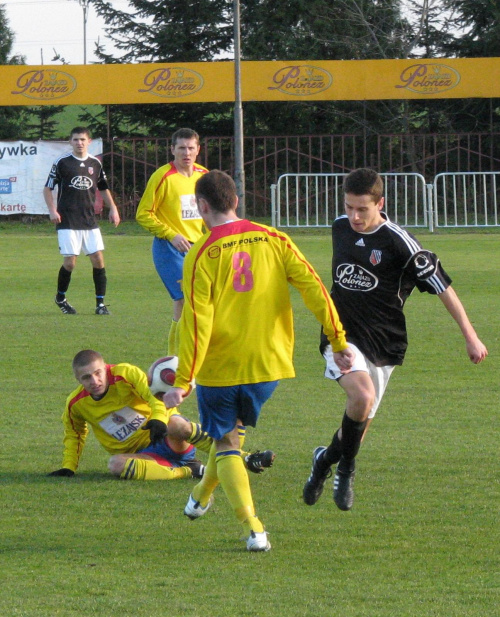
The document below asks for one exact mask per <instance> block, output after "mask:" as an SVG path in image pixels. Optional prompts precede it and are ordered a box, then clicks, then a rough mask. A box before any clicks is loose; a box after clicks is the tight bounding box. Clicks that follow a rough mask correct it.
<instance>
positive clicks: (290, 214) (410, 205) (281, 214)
mask: <svg viewBox="0 0 500 617" xmlns="http://www.w3.org/2000/svg"><path fill="white" fill-rule="evenodd" d="M346 175H347V174H283V175H282V176H280V177H279V178H278V182H277V183H276V184H273V185H272V186H271V208H272V210H271V219H272V224H273V225H275V226H277V227H329V226H330V225H331V224H332V222H333V220H334V219H335V218H336V217H337V216H339V215H340V214H342V213H343V212H344V196H343V192H342V183H343V179H344V178H345V176H346ZM380 175H381V176H382V178H383V179H384V196H385V203H386V207H385V208H384V211H385V212H387V214H388V216H389V218H390V219H391V220H392V221H394V222H395V223H398V224H399V225H402V226H404V227H428V226H429V212H428V196H427V187H426V183H425V178H424V177H423V176H422V175H420V174H414V173H409V174H404V173H382V174H380Z"/></svg>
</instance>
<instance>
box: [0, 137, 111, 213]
mask: <svg viewBox="0 0 500 617" xmlns="http://www.w3.org/2000/svg"><path fill="white" fill-rule="evenodd" d="M70 151H71V146H70V144H69V143H68V142H67V141H0V214H46V215H47V216H48V214H49V210H48V208H47V206H46V205H45V201H44V199H43V195H42V191H43V187H44V186H45V183H46V182H47V178H48V175H49V172H50V168H51V167H52V164H53V163H54V162H55V161H56V160H57V159H58V158H59V157H60V156H62V155H63V154H66V152H70ZM89 154H93V155H94V156H100V155H102V139H100V138H98V139H93V140H92V141H91V142H90V145H89Z"/></svg>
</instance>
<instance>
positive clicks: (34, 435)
mask: <svg viewBox="0 0 500 617" xmlns="http://www.w3.org/2000/svg"><path fill="white" fill-rule="evenodd" d="M103 230H104V233H105V242H106V252H105V257H106V266H107V271H108V279H109V286H108V295H107V302H108V303H109V305H110V310H111V312H112V316H110V317H103V316H96V315H94V314H93V309H94V300H93V287H92V278H91V269H90V264H89V261H88V259H86V258H85V257H84V256H81V257H80V259H79V260H78V265H77V269H76V270H75V272H74V275H73V281H72V285H71V288H70V293H69V294H68V298H69V300H70V302H71V303H72V304H74V306H75V307H76V308H77V310H78V315H75V316H66V315H62V314H60V313H59V311H58V310H57V308H56V306H55V304H54V301H53V297H54V292H55V284H56V276H57V271H58V269H59V267H60V263H61V259H60V257H59V255H58V252H57V243H56V238H55V235H54V233H53V232H52V230H51V229H50V228H49V226H44V225H40V226H33V227H32V228H27V229H21V227H20V226H16V225H9V224H7V223H2V224H1V225H0V247H1V261H0V282H1V289H2V292H1V311H0V319H1V327H0V343H1V347H0V349H1V353H0V362H1V368H0V370H1V373H0V374H1V386H0V388H1V393H0V396H1V415H0V491H1V501H2V504H1V510H0V511H1V519H2V522H1V541H0V557H1V562H2V568H1V570H2V583H1V585H0V615H3V616H5V617H55V616H61V617H90V616H93V617H167V616H168V617H187V616H189V617H285V616H286V617H332V616H337V615H338V616H339V617H340V616H341V617H478V616H481V617H483V616H484V617H488V616H492V615H494V614H497V611H498V606H499V604H500V599H499V594H498V591H499V588H498V584H499V580H498V560H499V554H500V551H499V548H500V547H499V534H498V528H499V524H498V523H499V518H498V513H499V511H498V504H499V491H498V458H499V457H498V452H499V449H498V437H497V434H498V420H497V419H496V418H497V416H498V406H499V401H500V390H499V383H500V380H499V370H498V357H499V338H500V319H499V315H500V284H499V275H498V264H500V241H499V240H500V237H499V235H498V234H495V233H490V234H488V233H468V234H467V233H453V234H452V233H440V234H435V235H429V234H418V235H419V236H420V238H421V239H422V241H423V242H424V244H425V246H427V247H429V248H431V249H433V250H435V251H436V252H437V253H438V254H439V256H440V257H441V260H442V262H443V264H444V266H445V268H446V269H447V270H448V271H449V273H450V274H451V275H452V278H453V284H454V286H455V288H456V290H457V291H458V293H459V295H460V297H461V299H462V301H463V302H464V304H465V306H466V308H467V310H468V312H469V315H470V317H471V319H472V321H473V323H474V325H475V326H476V328H477V330H478V332H479V334H480V336H481V338H482V339H483V340H484V342H485V343H486V345H487V346H488V348H489V351H490V355H489V357H488V358H487V360H486V361H485V362H484V363H483V364H482V365H481V366H473V365H472V364H471V363H470V362H469V360H468V359H467V357H466V355H465V347H464V343H463V339H462V337H461V335H460V332H459V330H458V327H457V326H456V324H455V323H454V322H453V321H452V320H451V318H449V316H448V315H447V313H446V311H445V309H444V307H443V306H442V305H441V303H440V302H439V301H438V300H436V298H432V297H430V296H428V295H426V294H419V293H418V292H415V293H414V295H413V296H412V297H411V298H410V299H409V301H408V303H407V318H408V329H409V337H410V348H409V352H408V355H407V360H406V361H405V364H404V365H403V366H402V367H399V368H397V369H396V371H395V372H394V374H393V377H392V379H391V383H390V385H389V388H388V391H387V394H386V396H385V398H384V401H383V404H382V406H381V409H380V410H379V413H378V415H377V418H376V420H375V422H374V423H373V425H372V427H371V429H370V432H369V434H368V437H367V440H366V442H365V444H364V445H363V448H362V450H361V452H360V455H359V458H358V473H357V478H356V484H355V491H356V499H355V504H354V508H353V510H352V511H351V512H348V513H345V512H340V511H339V510H337V509H336V507H335V505H334V503H333V500H332V497H331V486H330V485H328V486H327V488H326V489H325V493H324V495H323V497H322V499H321V500H320V501H319V503H318V504H317V505H316V506H314V507H308V506H306V505H304V504H303V503H302V500H301V493H302V486H303V483H304V481H305V480H306V478H307V476H308V474H309V468H310V459H311V453H312V450H313V448H314V447H315V446H317V445H320V444H326V443H327V442H328V440H329V439H330V437H331V434H332V431H333V430H334V428H335V427H336V426H337V425H338V423H339V421H340V418H341V415H342V412H343V403H344V400H343V397H342V394H341V390H340V388H339V387H338V386H336V385H335V384H332V383H331V382H328V381H327V380H325V379H324V378H323V377H322V373H323V363H322V359H321V357H320V356H319V353H318V350H317V343H318V329H319V328H318V325H317V323H316V322H315V320H314V318H313V316H312V315H310V314H309V313H308V312H307V310H306V309H305V308H304V307H303V305H302V304H301V302H300V298H299V296H298V294H296V293H295V292H293V294H292V296H293V301H294V305H295V306H296V354H295V364H296V369H297V378H296V379H294V380H287V381H283V382H282V383H281V384H280V386H279V388H278V390H277V391H276V393H275V395H274V397H273V398H272V399H271V401H270V402H269V403H268V404H267V406H266V407H265V408H264V410H263V413H262V415H261V420H260V423H259V427H258V429H257V430H249V431H248V437H247V444H246V445H247V447H248V448H249V449H256V448H260V449H263V448H272V449H273V450H275V452H276V453H277V458H276V462H275V465H274V467H273V468H272V469H271V470H268V471H266V472H265V473H264V474H262V475H261V476H252V478H251V482H252V487H253V493H254V498H255V502H256V506H257V511H258V514H259V515H260V516H261V518H262V520H263V521H264V523H265V524H266V527H267V530H268V531H269V533H270V540H271V543H272V545H273V549H272V551H271V552H270V553H268V554H248V553H247V552H246V551H245V550H244V549H245V544H244V542H242V541H240V530H239V527H238V525H237V524H236V522H235V519H234V518H233V516H232V513H231V512H230V509H229V507H228V504H227V501H226V499H225V497H224V495H223V493H222V490H221V489H220V488H219V489H218V490H217V493H216V502H215V505H214V507H213V511H211V512H210V513H209V514H207V516H206V517H204V518H203V519H201V520H200V521H196V522H191V521H189V520H188V519H187V518H186V517H184V516H183V515H182V510H183V507H184V504H185V501H186V499H187V496H188V494H189V492H190V489H191V488H192V486H193V484H194V482H193V481H190V480H186V481H177V482H149V483H139V482H137V483H134V482H130V483H127V482H123V481H118V480H116V479H113V478H111V477H109V476H108V475H107V472H106V461H107V455H106V453H105V452H104V451H103V450H101V449H100V447H98V446H97V444H96V441H95V439H94V437H93V435H90V436H89V438H88V442H87V447H86V449H85V451H84V454H83V456H82V461H81V467H80V469H79V472H78V474H77V476H75V478H73V479H66V478H60V479H57V478H47V477H46V474H47V472H49V471H52V470H54V469H57V468H58V467H59V465H60V461H61V450H62V425H61V422H60V416H61V413H62V410H63V404H64V400H65V397H66V395H67V394H68V393H69V392H70V390H71V389H72V388H73V386H74V385H75V381H74V378H73V376H72V374H71V370H70V362H71V359H72V357H73V355H74V354H75V353H76V352H77V351H78V350H79V349H81V348H84V347H93V348H96V349H98V350H100V351H101V352H102V353H103V354H104V356H105V358H106V360H107V361H109V362H119V361H129V362H132V363H135V364H137V365H139V366H141V367H142V368H144V369H147V367H148V366H149V364H150V363H151V362H152V361H153V360H155V359H156V358H157V357H159V356H161V355H163V354H164V353H165V351H166V349H165V341H166V335H167V329H168V322H169V320H170V316H171V305H170V302H169V300H168V298H167V295H166V292H165V291H164V290H163V288H162V286H161V284H160V282H159V280H158V278H157V275H156V273H155V271H154V268H153V265H152V260H151V253H150V245H151V240H150V237H149V236H148V235H146V234H145V233H141V232H139V231H138V230H137V228H136V227H135V225H134V224H124V225H123V226H122V227H121V228H118V230H117V231H114V230H112V229H110V227H109V226H107V225H103ZM292 236H293V237H294V239H295V240H296V242H297V244H298V245H299V247H300V248H301V249H302V250H303V251H304V253H305V255H306V256H307V257H308V258H309V259H310V261H311V262H312V263H313V264H314V265H315V267H316V268H317V270H318V272H319V273H320V275H321V276H322V278H323V280H324V281H325V283H326V285H327V286H329V285H330V271H329V270H330V259H331V247H330V238H329V234H328V232H326V231H314V232H313V231H308V232H307V233H300V232H295V233H293V234H292ZM242 356H244V350H242ZM183 412H184V413H185V414H186V415H188V416H190V417H192V418H195V417H196V414H197V412H196V402H195V399H194V397H191V398H190V399H188V400H187V401H186V403H185V406H184V409H183ZM202 457H203V455H202Z"/></svg>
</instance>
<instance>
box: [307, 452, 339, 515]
mask: <svg viewBox="0 0 500 617" xmlns="http://www.w3.org/2000/svg"><path fill="white" fill-rule="evenodd" d="M325 451H326V448H325V447H324V446H318V447H317V448H316V449H315V450H314V452H313V460H312V467H311V475H310V476H309V478H308V480H307V482H306V483H305V484H304V490H303V491H302V498H303V499H304V502H305V503H306V504H307V505H308V506H314V504H315V503H316V502H317V501H318V499H319V498H320V497H321V493H322V492H323V487H324V486H325V482H326V481H327V480H328V478H330V477H331V475H332V470H331V468H330V467H327V468H326V469H322V468H321V467H320V465H319V464H318V459H319V458H320V457H321V456H322V455H323V452H325Z"/></svg>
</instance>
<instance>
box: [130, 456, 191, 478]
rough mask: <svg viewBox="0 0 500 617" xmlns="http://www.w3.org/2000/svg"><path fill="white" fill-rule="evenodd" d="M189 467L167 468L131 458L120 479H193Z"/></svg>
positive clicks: (155, 463)
mask: <svg viewBox="0 0 500 617" xmlns="http://www.w3.org/2000/svg"><path fill="white" fill-rule="evenodd" d="M191 476H192V474H191V469H189V467H167V466H166V465H160V464H159V463H157V462H156V461H153V460H150V459H144V458H131V459H129V460H128V461H127V463H126V465H125V469H124V470H123V471H122V473H121V475H120V478H122V479H123V480H178V479H180V478H191Z"/></svg>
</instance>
